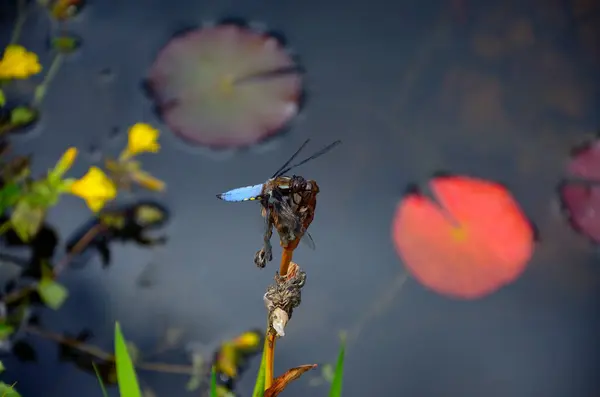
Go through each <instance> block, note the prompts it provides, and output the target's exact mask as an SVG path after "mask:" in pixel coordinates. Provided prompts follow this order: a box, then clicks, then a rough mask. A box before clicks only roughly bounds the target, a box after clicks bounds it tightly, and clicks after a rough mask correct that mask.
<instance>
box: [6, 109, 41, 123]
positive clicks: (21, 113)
mask: <svg viewBox="0 0 600 397" xmlns="http://www.w3.org/2000/svg"><path fill="white" fill-rule="evenodd" d="M37 114H38V113H37V112H36V111H35V110H33V109H31V108H28V107H26V106H19V107H16V108H14V109H13V110H12V111H11V112H10V123H11V124H13V125H24V124H29V123H31V122H33V121H35V119H36V118H37Z"/></svg>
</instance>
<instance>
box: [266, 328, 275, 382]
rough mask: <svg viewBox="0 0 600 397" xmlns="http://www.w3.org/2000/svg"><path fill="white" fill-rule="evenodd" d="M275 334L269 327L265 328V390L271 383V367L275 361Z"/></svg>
mask: <svg viewBox="0 0 600 397" xmlns="http://www.w3.org/2000/svg"><path fill="white" fill-rule="evenodd" d="M275 341H276V338H275V334H274V333H273V332H271V327H270V326H269V329H268V330H267V337H266V338H265V348H266V349H267V354H266V357H265V361H266V362H265V391H267V389H269V387H271V385H272V384H273V368H274V363H275Z"/></svg>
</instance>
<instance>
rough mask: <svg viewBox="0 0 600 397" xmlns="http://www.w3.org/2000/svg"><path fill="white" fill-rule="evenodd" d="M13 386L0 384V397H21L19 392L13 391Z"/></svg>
mask: <svg viewBox="0 0 600 397" xmlns="http://www.w3.org/2000/svg"><path fill="white" fill-rule="evenodd" d="M15 384H16V383H13V384H12V385H9V384H6V383H4V382H0V397H21V395H20V394H19V392H17V391H16V390H15Z"/></svg>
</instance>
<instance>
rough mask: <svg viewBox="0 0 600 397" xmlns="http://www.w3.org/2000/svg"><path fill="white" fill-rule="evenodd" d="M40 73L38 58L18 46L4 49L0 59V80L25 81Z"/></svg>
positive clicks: (12, 45)
mask: <svg viewBox="0 0 600 397" xmlns="http://www.w3.org/2000/svg"><path fill="white" fill-rule="evenodd" d="M41 71H42V66H41V65H40V62H39V60H38V56H37V55H36V54H35V53H33V52H30V51H27V50H26V49H25V48H24V47H22V46H20V45H15V44H11V45H9V46H8V47H6V49H5V50H4V55H3V57H2V59H0V79H26V78H28V77H29V76H32V75H34V74H38V73H39V72H41Z"/></svg>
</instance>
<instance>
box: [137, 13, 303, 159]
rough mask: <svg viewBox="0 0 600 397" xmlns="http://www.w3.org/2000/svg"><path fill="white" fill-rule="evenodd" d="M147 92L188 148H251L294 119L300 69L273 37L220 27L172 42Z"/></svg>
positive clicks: (190, 33) (234, 26) (225, 25)
mask: <svg viewBox="0 0 600 397" xmlns="http://www.w3.org/2000/svg"><path fill="white" fill-rule="evenodd" d="M146 86H147V88H149V93H150V95H151V97H152V98H153V99H154V101H155V103H156V106H157V108H158V111H159V113H160V115H161V116H162V118H163V119H164V121H165V122H166V124H167V125H168V126H169V128H170V130H171V131H173V132H174V133H175V134H177V135H179V136H180V137H182V138H183V139H184V140H185V141H186V142H189V143H190V144H193V145H201V146H209V147H215V148H236V147H241V146H249V145H251V144H254V143H257V142H259V141H262V140H264V139H265V138H267V137H269V136H273V135H274V134H276V133H277V132H279V131H280V130H281V129H282V128H284V127H285V126H286V125H287V124H288V123H289V121H290V120H291V119H292V118H293V117H294V116H295V115H296V114H297V113H298V110H299V107H300V101H301V97H302V78H301V75H300V67H299V66H298V65H297V63H296V61H295V60H294V58H293V57H292V56H291V55H290V53H289V52H288V51H287V50H286V49H285V48H284V46H283V44H282V42H280V41H279V40H278V39H277V38H276V37H275V36H274V35H272V34H269V33H267V32H261V31H257V30H256V29H252V28H250V27H249V26H247V25H246V24H242V23H236V24H234V23H231V22H226V23H222V24H218V25H217V26H207V27H203V28H199V29H196V30H192V31H187V32H185V33H183V34H180V35H177V36H176V37H175V38H173V39H172V40H171V41H170V42H169V43H168V44H167V45H166V46H165V47H164V48H163V49H162V50H161V51H160V53H159V54H158V56H157V58H156V60H155V61H154V64H153V65H152V67H151V68H150V72H149V75H148V79H147V81H146Z"/></svg>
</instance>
